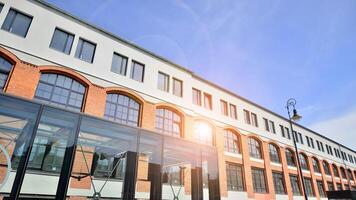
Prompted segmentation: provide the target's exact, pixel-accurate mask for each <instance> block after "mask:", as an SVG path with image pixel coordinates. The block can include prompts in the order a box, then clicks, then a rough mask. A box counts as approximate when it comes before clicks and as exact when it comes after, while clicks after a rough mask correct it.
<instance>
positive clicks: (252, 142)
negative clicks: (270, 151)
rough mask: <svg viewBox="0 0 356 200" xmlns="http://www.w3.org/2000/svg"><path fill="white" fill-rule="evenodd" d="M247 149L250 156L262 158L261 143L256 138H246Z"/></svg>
mask: <svg viewBox="0 0 356 200" xmlns="http://www.w3.org/2000/svg"><path fill="white" fill-rule="evenodd" d="M248 149H249V152H250V156H251V157H253V158H258V159H262V148H261V144H260V143H259V142H258V141H257V140H256V139H254V138H248Z"/></svg>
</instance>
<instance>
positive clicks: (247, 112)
mask: <svg viewBox="0 0 356 200" xmlns="http://www.w3.org/2000/svg"><path fill="white" fill-rule="evenodd" d="M244 119H245V123H246V124H251V116H250V112H249V111H248V110H244Z"/></svg>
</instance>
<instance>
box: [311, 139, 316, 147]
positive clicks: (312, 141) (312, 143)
mask: <svg viewBox="0 0 356 200" xmlns="http://www.w3.org/2000/svg"><path fill="white" fill-rule="evenodd" d="M310 144H311V146H312V147H313V149H314V148H315V146H314V140H313V138H310Z"/></svg>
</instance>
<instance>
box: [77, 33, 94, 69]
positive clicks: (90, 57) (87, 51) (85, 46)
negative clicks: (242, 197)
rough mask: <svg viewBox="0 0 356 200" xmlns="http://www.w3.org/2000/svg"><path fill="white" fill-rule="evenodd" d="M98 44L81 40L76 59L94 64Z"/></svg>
mask: <svg viewBox="0 0 356 200" xmlns="http://www.w3.org/2000/svg"><path fill="white" fill-rule="evenodd" d="M95 48H96V44H94V43H92V42H89V41H87V40H85V39H83V38H79V42H78V46H77V50H76V51H75V57H76V58H79V59H80V60H83V61H85V62H88V63H93V61H94V54H95Z"/></svg>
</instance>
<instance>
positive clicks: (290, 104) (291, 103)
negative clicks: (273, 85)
mask: <svg viewBox="0 0 356 200" xmlns="http://www.w3.org/2000/svg"><path fill="white" fill-rule="evenodd" d="M296 104H297V101H296V100H295V99H293V98H291V99H288V101H287V106H286V108H287V110H288V117H289V124H290V130H291V132H292V136H293V143H294V149H295V153H296V155H297V168H298V171H299V176H300V180H301V181H302V188H303V193H304V198H305V200H308V196H307V194H306V190H305V184H304V178H303V171H302V168H301V167H300V162H299V161H300V160H299V153H298V147H297V142H296V138H295V137H297V135H295V134H294V130H293V123H292V120H293V121H295V122H296V121H298V120H300V119H301V118H302V116H300V115H298V113H297V110H296V109H295V105H296ZM290 108H293V116H291V112H290Z"/></svg>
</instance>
